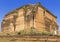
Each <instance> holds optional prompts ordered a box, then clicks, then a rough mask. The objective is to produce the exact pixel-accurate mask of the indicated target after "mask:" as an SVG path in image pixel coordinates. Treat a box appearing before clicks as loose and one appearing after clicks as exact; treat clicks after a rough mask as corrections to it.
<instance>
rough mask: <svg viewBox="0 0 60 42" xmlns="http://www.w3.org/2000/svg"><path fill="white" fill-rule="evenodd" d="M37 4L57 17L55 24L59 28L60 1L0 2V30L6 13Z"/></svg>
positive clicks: (7, 0)
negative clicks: (39, 3)
mask: <svg viewBox="0 0 60 42" xmlns="http://www.w3.org/2000/svg"><path fill="white" fill-rule="evenodd" d="M37 2H41V4H42V5H43V6H44V7H45V8H47V9H48V10H49V11H51V12H52V13H53V14H54V15H55V16H57V23H58V25H59V26H60V0H0V28H1V22H2V20H3V18H4V16H5V15H6V14H7V13H8V12H10V11H12V10H14V9H16V8H19V7H21V6H23V5H26V4H36V3H37ZM59 28H60V27H59ZM0 30H1V29H0Z"/></svg>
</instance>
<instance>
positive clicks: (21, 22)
mask: <svg viewBox="0 0 60 42" xmlns="http://www.w3.org/2000/svg"><path fill="white" fill-rule="evenodd" d="M34 6H35V5H26V6H23V7H21V8H18V9H16V10H14V11H12V12H10V13H8V14H7V15H6V16H5V17H4V19H3V21H2V31H4V32H14V31H21V30H23V29H24V30H25V29H26V31H29V29H30V28H31V27H32V26H33V16H32V15H33V14H34V15H35V16H34V28H36V30H38V31H47V30H46V25H45V24H46V21H45V20H47V21H48V22H50V23H51V24H50V25H51V26H50V27H49V28H50V29H49V30H50V32H53V31H54V28H57V29H56V30H57V31H58V25H57V23H56V17H55V16H54V15H52V13H50V12H49V11H48V10H46V9H45V8H43V6H40V5H38V6H37V5H36V6H35V7H34ZM24 7H25V8H24ZM36 7H38V8H37V10H36V9H35V10H32V9H33V8H36ZM31 10H32V11H35V12H36V14H35V13H33V12H32V11H31ZM26 17H28V20H29V21H26V19H27V18H26ZM47 29H48V28H47Z"/></svg>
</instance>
